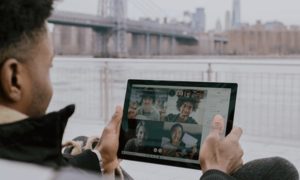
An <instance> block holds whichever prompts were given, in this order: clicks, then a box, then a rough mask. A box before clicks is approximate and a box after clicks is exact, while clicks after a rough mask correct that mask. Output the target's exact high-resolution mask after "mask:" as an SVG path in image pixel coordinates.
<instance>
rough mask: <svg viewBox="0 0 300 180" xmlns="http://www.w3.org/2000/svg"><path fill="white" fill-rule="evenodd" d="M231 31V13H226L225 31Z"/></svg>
mask: <svg viewBox="0 0 300 180" xmlns="http://www.w3.org/2000/svg"><path fill="white" fill-rule="evenodd" d="M230 29H231V18H230V12H229V11H226V14H225V31H227V30H230Z"/></svg>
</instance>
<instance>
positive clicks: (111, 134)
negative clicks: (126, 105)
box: [95, 106, 123, 173]
mask: <svg viewBox="0 0 300 180" xmlns="http://www.w3.org/2000/svg"><path fill="white" fill-rule="evenodd" d="M122 114H123V109H122V108H121V107H119V106H118V107H116V111H115V114H114V115H113V117H112V119H111V121H110V122H109V123H108V125H107V126H106V127H105V128H104V130H103V133H102V136H101V138H100V142H99V143H98V144H97V146H96V147H95V148H96V149H97V150H98V151H99V152H100V154H101V156H102V162H103V169H104V173H112V172H113V171H114V170H115V169H116V168H117V167H118V165H119V162H118V157H117V151H118V147H119V133H120V126H121V119H122Z"/></svg>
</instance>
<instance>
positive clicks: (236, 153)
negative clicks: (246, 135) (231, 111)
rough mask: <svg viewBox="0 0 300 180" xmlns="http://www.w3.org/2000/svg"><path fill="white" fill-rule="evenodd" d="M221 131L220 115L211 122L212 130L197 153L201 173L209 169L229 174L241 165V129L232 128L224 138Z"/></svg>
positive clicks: (222, 127) (222, 126) (222, 122)
mask: <svg viewBox="0 0 300 180" xmlns="http://www.w3.org/2000/svg"><path fill="white" fill-rule="evenodd" d="M223 130H224V119H223V118H222V117H221V116H220V115H216V116H215V117H214V119H213V121H212V129H211V131H210V133H209V135H208V136H207V138H206V139H205V141H204V143H203V144H202V146H201V149H200V153H199V160H200V165H201V168H202V171H203V173H204V172H206V171H207V170H210V169H216V170H220V171H223V172H225V173H227V174H231V173H233V172H235V171H236V170H237V169H238V168H240V167H241V166H242V164H243V160H242V156H243V150H242V148H241V146H240V144H239V139H240V137H241V135H242V129H241V128H238V127H235V128H233V129H232V130H231V132H230V134H228V135H227V136H226V137H225V138H224V137H222V135H221V134H222V132H223Z"/></svg>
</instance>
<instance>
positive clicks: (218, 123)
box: [211, 115, 224, 134]
mask: <svg viewBox="0 0 300 180" xmlns="http://www.w3.org/2000/svg"><path fill="white" fill-rule="evenodd" d="M223 129H224V118H223V117H222V116H221V115H215V117H214V118H213V120H212V124H211V132H212V133H216V134H221V133H222V132H223Z"/></svg>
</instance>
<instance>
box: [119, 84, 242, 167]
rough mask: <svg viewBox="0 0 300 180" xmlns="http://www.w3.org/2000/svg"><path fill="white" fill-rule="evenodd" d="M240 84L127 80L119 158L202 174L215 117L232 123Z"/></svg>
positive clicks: (229, 123) (227, 129)
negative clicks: (201, 162)
mask: <svg viewBox="0 0 300 180" xmlns="http://www.w3.org/2000/svg"><path fill="white" fill-rule="evenodd" d="M236 93H237V84H235V83H212V82H209V83H208V82H182V81H152V80H128V84H127V91H126V97H125V103H124V113H123V118H122V124H121V132H120V139H119V140H120V144H119V150H118V156H119V157H120V158H121V159H129V160H136V161H143V162H152V163H159V164H166V165H172V166H180V167H188V168H194V169H200V166H199V160H198V154H199V150H200V147H201V144H202V142H203V140H204V139H205V137H206V136H207V135H208V133H209V130H210V125H211V120H212V118H213V117H214V116H215V115H216V114H220V115H222V116H223V117H224V119H225V121H226V122H225V124H226V132H224V135H225V133H226V134H228V132H230V130H231V128H232V123H233V116H234V107H235V101H236Z"/></svg>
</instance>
